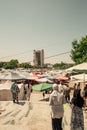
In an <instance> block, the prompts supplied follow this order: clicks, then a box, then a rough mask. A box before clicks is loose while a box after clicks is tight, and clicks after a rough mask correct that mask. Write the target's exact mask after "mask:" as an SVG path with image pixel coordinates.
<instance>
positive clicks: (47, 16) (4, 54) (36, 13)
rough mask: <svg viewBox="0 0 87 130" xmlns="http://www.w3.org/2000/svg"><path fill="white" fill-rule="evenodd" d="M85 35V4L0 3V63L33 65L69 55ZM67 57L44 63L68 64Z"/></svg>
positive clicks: (68, 0)
mask: <svg viewBox="0 0 87 130" xmlns="http://www.w3.org/2000/svg"><path fill="white" fill-rule="evenodd" d="M86 34H87V0H0V61H7V60H11V59H18V61H19V62H28V61H33V50H34V49H36V50H38V49H44V52H45V57H50V56H54V55H57V54H61V53H65V52H69V51H70V50H71V49H72V44H71V43H72V41H73V40H74V39H77V40H80V39H81V38H82V37H83V36H85V35H86ZM69 55H70V54H69V53H68V54H64V55H60V56H55V57H51V58H47V59H45V62H51V63H57V62H61V61H63V62H71V58H70V57H69Z"/></svg>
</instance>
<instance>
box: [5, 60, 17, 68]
mask: <svg viewBox="0 0 87 130" xmlns="http://www.w3.org/2000/svg"><path fill="white" fill-rule="evenodd" d="M3 67H4V68H5V69H15V68H17V67H18V60H13V59H12V60H10V62H6V63H4V65H3Z"/></svg>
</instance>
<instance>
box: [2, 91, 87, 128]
mask: <svg viewBox="0 0 87 130" xmlns="http://www.w3.org/2000/svg"><path fill="white" fill-rule="evenodd" d="M48 97H49V95H46V97H45V99H43V96H42V94H41V93H40V94H38V93H32V94H31V99H30V102H28V101H26V102H24V101H20V103H19V104H13V102H12V101H0V110H4V111H2V112H1V113H2V114H0V130H51V129H52V128H51V118H50V106H49V104H48V100H47V99H48ZM70 113H71V108H70V107H69V105H66V106H65V114H64V119H63V130H70ZM84 119H85V120H84V124H85V130H87V113H86V112H84Z"/></svg>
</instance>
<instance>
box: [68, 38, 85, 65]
mask: <svg viewBox="0 0 87 130" xmlns="http://www.w3.org/2000/svg"><path fill="white" fill-rule="evenodd" d="M70 57H71V59H72V60H73V61H74V62H75V63H76V64H80V63H83V62H87V36H85V37H82V39H81V40H80V41H79V42H78V41H77V40H74V41H73V42H72V49H71V54H70Z"/></svg>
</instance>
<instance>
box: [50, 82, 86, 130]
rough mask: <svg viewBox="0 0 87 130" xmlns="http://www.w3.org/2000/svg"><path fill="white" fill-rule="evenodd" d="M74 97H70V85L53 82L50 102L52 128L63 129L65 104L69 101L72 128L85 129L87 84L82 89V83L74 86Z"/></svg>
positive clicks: (72, 129) (54, 129) (53, 129)
mask: <svg viewBox="0 0 87 130" xmlns="http://www.w3.org/2000/svg"><path fill="white" fill-rule="evenodd" d="M73 88H74V89H73V97H72V98H71V99H70V87H69V86H68V84H66V85H64V84H63V83H62V82H60V83H59V84H53V91H52V93H51V94H50V98H49V104H50V105H51V119H52V130H63V129H62V119H63V115H64V106H63V105H64V104H66V103H69V105H70V107H71V120H70V130H84V115H83V110H84V109H83V108H85V107H86V106H87V85H85V87H84V89H83V94H84V95H82V92H81V89H80V83H78V84H75V85H74V87H73Z"/></svg>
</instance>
